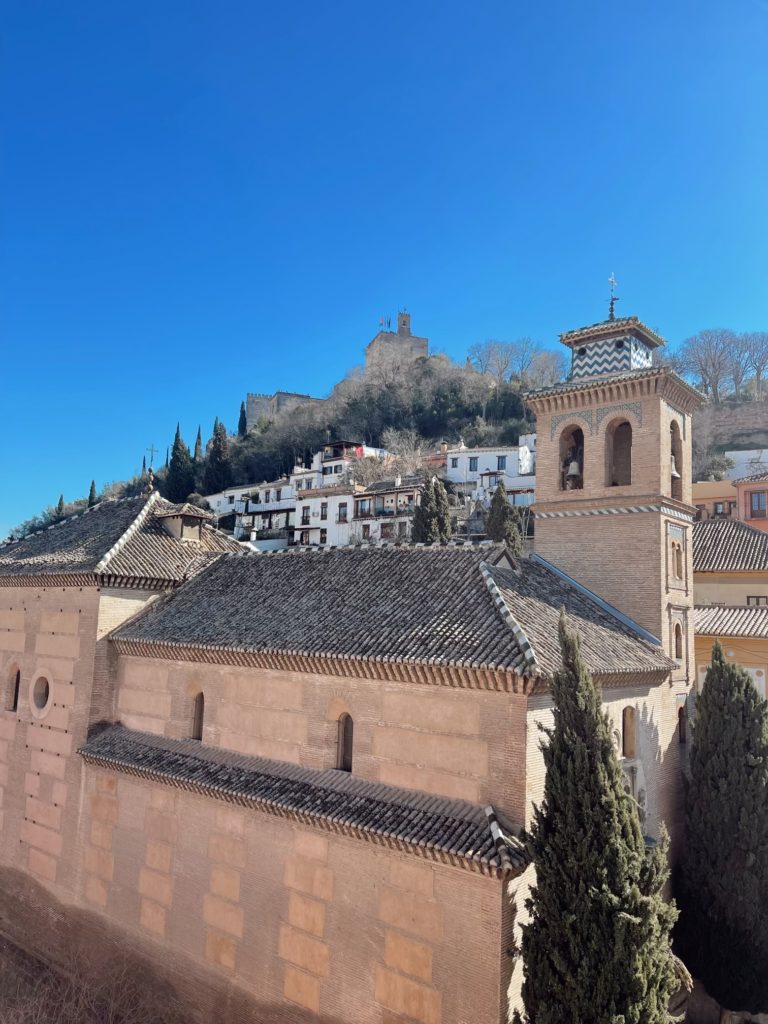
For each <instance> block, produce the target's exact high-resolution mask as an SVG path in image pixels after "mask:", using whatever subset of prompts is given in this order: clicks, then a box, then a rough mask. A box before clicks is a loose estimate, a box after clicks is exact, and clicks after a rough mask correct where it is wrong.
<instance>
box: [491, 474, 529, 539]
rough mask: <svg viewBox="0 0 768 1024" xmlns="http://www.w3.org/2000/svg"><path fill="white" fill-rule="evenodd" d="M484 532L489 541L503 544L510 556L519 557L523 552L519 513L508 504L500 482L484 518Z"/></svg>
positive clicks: (505, 490)
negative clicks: (508, 550) (510, 553)
mask: <svg viewBox="0 0 768 1024" xmlns="http://www.w3.org/2000/svg"><path fill="white" fill-rule="evenodd" d="M485 532H486V533H487V534H488V536H489V537H490V539H491V540H495V541H496V542H497V543H501V542H504V543H506V545H507V547H508V548H509V549H510V551H511V552H512V554H514V555H519V554H520V552H521V551H522V550H523V533H522V522H521V520H520V513H519V512H518V511H517V509H516V508H515V507H514V506H512V505H510V504H509V501H508V500H507V489H506V487H505V486H504V482H503V480H500V481H499V483H498V486H497V487H496V490H495V491H494V492H493V497H492V498H491V507H490V509H489V510H488V515H487V516H486V518H485Z"/></svg>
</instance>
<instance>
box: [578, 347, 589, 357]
mask: <svg viewBox="0 0 768 1024" xmlns="http://www.w3.org/2000/svg"><path fill="white" fill-rule="evenodd" d="M586 354H587V350H586V349H585V348H584V347H582V348H580V349H579V350H578V352H577V353H576V355H577V356H585V355H586Z"/></svg>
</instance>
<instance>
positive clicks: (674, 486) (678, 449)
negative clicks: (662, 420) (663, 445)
mask: <svg viewBox="0 0 768 1024" xmlns="http://www.w3.org/2000/svg"><path fill="white" fill-rule="evenodd" d="M669 431H670V448H671V459H670V462H671V465H670V493H671V495H672V497H673V498H675V499H676V500H677V501H682V500H683V470H684V467H683V441H682V438H681V437H680V427H679V426H678V424H677V423H676V422H675V421H674V420H673V421H672V424H671V426H670V428H669Z"/></svg>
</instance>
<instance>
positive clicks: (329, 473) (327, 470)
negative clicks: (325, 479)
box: [323, 466, 333, 476]
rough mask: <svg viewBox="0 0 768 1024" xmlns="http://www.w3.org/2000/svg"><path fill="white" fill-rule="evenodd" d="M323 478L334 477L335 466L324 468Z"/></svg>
mask: <svg viewBox="0 0 768 1024" xmlns="http://www.w3.org/2000/svg"><path fill="white" fill-rule="evenodd" d="M323 476H333V466H323Z"/></svg>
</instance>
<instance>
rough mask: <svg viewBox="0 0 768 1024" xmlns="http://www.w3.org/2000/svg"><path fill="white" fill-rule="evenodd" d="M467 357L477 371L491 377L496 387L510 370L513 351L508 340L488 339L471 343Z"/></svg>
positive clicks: (502, 382) (503, 380) (507, 375)
mask: <svg viewBox="0 0 768 1024" xmlns="http://www.w3.org/2000/svg"><path fill="white" fill-rule="evenodd" d="M469 358H470V361H471V362H472V365H473V366H474V367H475V369H476V370H477V371H478V373H483V374H488V375H489V376H491V377H493V379H494V381H495V382H496V387H501V385H502V384H504V383H506V381H507V380H508V379H509V375H510V373H511V372H512V366H513V362H514V352H513V350H512V346H511V345H510V344H509V343H508V342H506V341H494V340H493V339H489V340H488V341H484V342H483V343H482V344H477V345H472V347H471V348H470V350H469Z"/></svg>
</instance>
